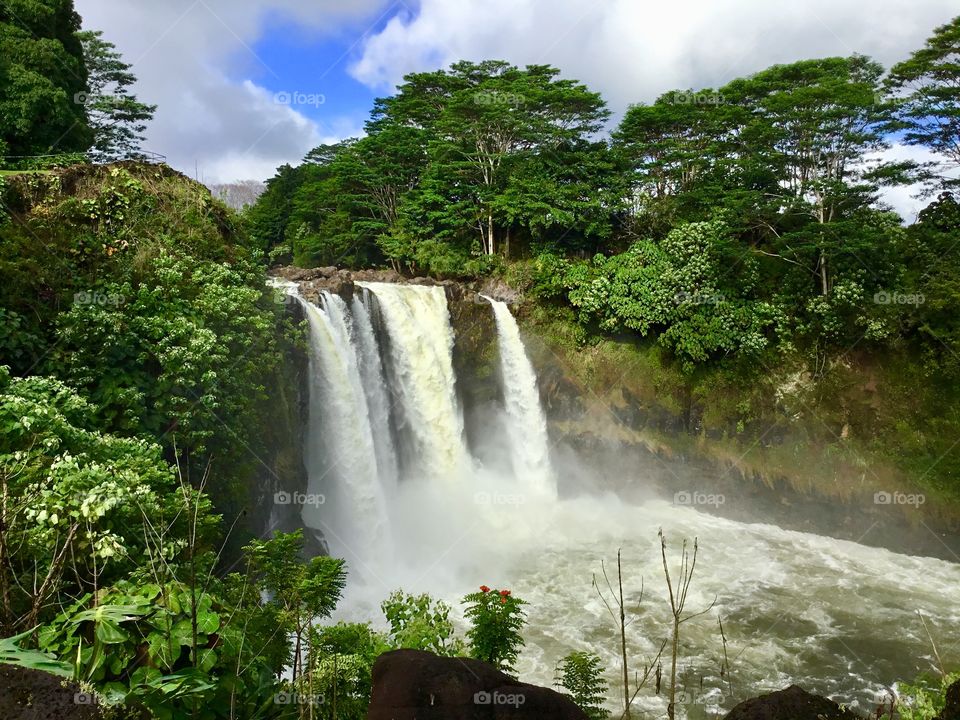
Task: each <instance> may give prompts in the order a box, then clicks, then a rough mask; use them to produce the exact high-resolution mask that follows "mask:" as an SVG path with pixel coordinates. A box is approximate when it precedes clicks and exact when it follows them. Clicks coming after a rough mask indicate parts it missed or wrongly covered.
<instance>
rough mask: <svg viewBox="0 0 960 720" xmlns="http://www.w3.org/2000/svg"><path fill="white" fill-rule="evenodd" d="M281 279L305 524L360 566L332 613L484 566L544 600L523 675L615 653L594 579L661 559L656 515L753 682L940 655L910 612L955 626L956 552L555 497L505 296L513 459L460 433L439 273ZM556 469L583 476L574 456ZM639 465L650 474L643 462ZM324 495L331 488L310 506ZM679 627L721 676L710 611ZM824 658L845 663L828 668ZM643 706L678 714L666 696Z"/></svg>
mask: <svg viewBox="0 0 960 720" xmlns="http://www.w3.org/2000/svg"><path fill="white" fill-rule="evenodd" d="M285 287H286V291H287V292H288V293H290V294H291V295H293V296H294V297H296V298H297V302H299V303H301V304H302V305H303V306H304V312H305V313H306V316H307V318H308V320H309V325H310V368H309V371H310V383H311V385H310V419H309V428H308V437H307V442H306V443H305V460H306V463H307V466H308V473H309V493H310V495H308V496H307V498H308V502H307V503H304V504H303V520H304V523H305V524H306V525H308V526H310V527H312V528H317V529H319V530H320V531H322V532H323V533H324V535H325V537H326V539H327V541H328V543H329V545H330V551H331V553H333V554H334V555H336V556H338V557H345V558H346V559H347V561H348V567H349V568H350V571H351V579H350V582H349V583H348V587H347V591H346V592H347V596H346V597H345V599H344V602H342V603H341V608H340V609H338V616H337V617H336V619H344V620H350V621H357V622H366V621H368V620H370V619H371V618H374V617H377V616H378V611H377V608H378V607H379V604H380V602H381V601H382V600H383V598H384V597H386V596H387V595H388V594H389V593H390V592H391V591H393V590H395V589H397V588H403V589H404V590H406V591H408V592H429V593H431V594H432V595H433V596H434V597H437V598H440V599H443V600H444V601H445V602H447V603H448V604H450V605H451V606H453V607H454V608H455V607H457V606H458V603H459V600H460V598H462V597H463V591H464V588H469V587H476V586H477V585H479V584H480V583H481V582H487V583H490V584H491V585H493V586H494V587H497V586H499V587H509V588H511V589H513V590H515V591H516V593H517V595H518V596H521V597H523V598H524V599H525V600H527V601H528V602H529V603H530V607H531V608H532V609H535V611H532V612H531V613H530V622H529V625H528V626H527V627H526V628H525V633H524V634H525V640H526V645H525V647H524V651H523V654H522V656H521V658H520V660H519V664H518V667H517V671H518V673H519V674H520V676H521V677H523V678H524V679H525V680H531V681H533V682H539V683H543V684H549V682H550V678H552V677H553V674H554V669H555V666H556V660H557V658H560V657H563V655H565V654H566V653H568V652H570V650H571V649H576V650H582V651H587V652H595V653H597V654H599V655H600V656H601V658H602V660H603V661H604V664H606V665H607V667H611V668H613V667H616V666H617V663H618V662H619V660H620V649H619V645H618V643H612V642H610V637H611V635H610V633H611V626H610V623H609V618H608V616H607V614H606V612H605V609H604V607H603V605H602V603H601V602H599V601H598V600H597V599H596V597H595V590H593V589H592V587H591V578H592V577H593V576H594V574H595V573H596V572H597V570H598V569H602V568H603V567H604V565H603V563H604V562H605V561H609V560H610V558H611V556H613V555H614V554H615V553H616V550H617V548H619V547H621V546H624V547H625V549H626V556H625V560H626V561H627V562H628V563H629V565H628V567H629V568H630V570H629V573H627V574H626V575H625V577H624V582H625V583H626V584H628V587H627V588H626V591H627V592H628V593H630V595H631V596H632V597H636V596H637V594H638V593H639V592H641V588H642V587H643V578H644V577H646V578H653V577H657V576H658V575H659V574H660V573H661V572H662V559H661V555H660V553H661V545H660V541H659V540H658V539H657V537H656V532H655V529H656V528H663V530H664V532H665V534H666V536H668V537H669V538H670V541H671V545H670V551H671V552H672V553H673V556H675V555H676V553H677V552H679V548H680V547H681V545H680V543H681V542H682V540H683V539H693V538H698V539H699V548H700V552H701V553H702V557H703V560H702V562H699V563H698V565H697V575H696V579H695V580H694V582H693V584H692V586H691V590H690V592H691V594H690V607H692V608H706V607H714V604H715V610H716V612H717V613H718V614H720V613H722V616H723V624H724V628H725V629H726V631H727V635H726V637H725V638H724V643H726V642H729V643H730V646H731V648H736V649H737V653H738V655H737V657H738V658H739V659H738V678H739V680H738V682H742V683H744V685H745V686H746V685H747V684H752V685H754V686H761V685H762V684H764V683H769V682H770V681H771V672H774V673H775V675H774V676H773V677H774V681H775V682H776V683H777V684H778V686H782V685H784V684H787V683H789V682H797V683H799V684H802V685H804V686H809V687H811V688H812V689H814V690H816V691H817V692H820V693H823V694H826V695H829V696H831V697H834V696H836V697H837V698H839V699H842V700H843V701H844V702H848V703H850V704H851V705H854V704H856V703H858V702H859V703H861V707H863V708H865V709H869V708H872V707H875V706H876V699H875V698H876V697H885V696H884V695H882V694H880V693H881V691H882V692H886V690H885V686H886V685H887V684H888V683H890V682H892V681H893V680H894V679H896V678H905V677H911V673H915V672H916V668H917V665H916V658H922V657H928V655H927V653H928V652H929V641H928V638H927V635H926V633H925V632H924V631H923V630H922V629H921V627H922V626H920V625H918V624H917V623H916V621H915V616H914V613H913V609H922V610H923V611H924V617H925V619H926V622H927V623H929V624H931V626H932V627H934V628H936V630H935V631H934V632H941V633H944V634H946V633H948V632H949V629H950V628H954V627H956V624H957V622H960V615H958V610H957V604H956V602H955V600H954V599H952V598H954V597H955V595H956V592H955V589H956V587H958V585H960V566H958V565H956V564H951V563H947V562H944V561H940V560H934V559H931V558H920V557H908V556H904V555H897V554H894V553H891V552H889V551H886V550H879V549H876V548H870V547H866V546H863V545H858V544H856V543H851V542H846V541H840V540H835V539H832V538H828V537H820V536H816V535H809V534H805V533H796V532H789V531H786V530H782V529H780V528H777V527H775V526H773V525H765V524H761V523H751V524H747V523H741V522H736V521H733V520H728V519H724V518H720V517H716V516H714V515H712V514H708V513H704V512H700V511H699V510H698V509H697V508H694V507H689V506H684V505H682V504H681V505H678V504H677V502H676V501H674V503H673V504H671V503H670V502H669V501H666V500H663V499H659V500H658V499H650V500H647V501H644V502H642V503H639V504H632V503H627V502H623V501H622V500H621V499H619V498H617V497H615V496H612V495H610V494H606V493H581V494H577V495H575V496H572V497H570V498H569V499H565V500H563V501H558V500H555V499H554V497H552V495H554V493H553V492H550V494H549V495H546V496H545V495H544V493H543V492H542V490H543V489H544V488H546V489H548V490H551V491H552V478H553V470H552V469H551V466H550V463H549V458H548V452H547V448H548V447H549V446H548V442H547V437H546V431H545V423H544V421H543V412H542V410H541V408H540V407H539V404H538V395H537V392H536V378H535V375H534V371H533V368H532V367H531V365H530V362H529V358H528V357H527V355H526V353H525V351H524V348H523V345H522V343H521V340H520V335H519V332H518V330H517V327H516V323H515V322H514V320H513V318H512V317H511V316H510V312H509V308H507V307H506V306H504V305H503V304H502V303H498V302H496V301H490V302H491V308H492V312H493V313H494V319H495V320H496V321H497V328H498V345H499V348H500V363H501V373H500V375H501V378H500V380H501V383H502V388H501V389H502V395H503V407H502V409H500V412H499V418H500V421H502V422H503V423H505V424H506V427H507V432H506V433H504V434H503V435H504V440H503V442H502V446H503V447H504V448H506V449H507V451H508V452H509V457H510V460H511V465H512V467H513V468H514V471H513V472H512V473H511V472H509V471H500V470H492V469H491V468H489V467H484V466H483V465H482V464H481V463H480V462H479V461H477V462H474V461H473V459H472V458H471V454H470V450H469V449H468V448H467V444H466V442H465V441H464V439H463V438H464V432H463V428H464V419H463V413H462V411H461V408H460V406H459V403H458V401H457V396H456V393H455V391H454V387H455V383H454V381H455V377H454V370H453V367H454V365H453V361H452V352H451V347H452V340H453V332H452V330H451V326H450V320H449V316H448V312H447V306H446V299H445V295H444V293H443V290H442V289H440V288H433V287H418V286H412V285H379V284H373V283H371V284H368V285H366V286H365V288H363V289H359V288H358V289H356V290H355V293H354V296H353V298H352V299H351V300H350V301H349V302H344V300H343V299H342V298H340V297H339V296H337V295H330V294H326V293H325V294H322V295H321V297H320V299H319V301H318V304H313V303H311V302H307V301H306V300H303V299H301V298H299V295H297V291H296V287H295V286H292V285H287V286H285ZM480 416H482V417H484V418H489V416H488V415H487V414H484V413H480ZM491 422H493V421H491ZM494 429H495V428H492V427H491V431H493V430H494ZM490 437H491V438H493V439H496V438H498V437H499V436H498V433H496V432H491V433H490ZM498 449H499V446H498ZM479 454H480V453H479V450H478V455H479ZM411 458H412V459H413V460H414V462H411V461H410V459H411ZM416 461H419V462H416ZM584 468H585V469H584V470H583V472H589V467H588V466H586V465H585V466H584ZM563 472H564V476H565V477H567V478H575V473H578V472H580V470H579V469H578V468H576V467H574V468H573V469H570V468H566V467H565V468H564V470H563ZM691 478H692V479H691V482H694V481H698V482H703V480H702V479H700V478H699V475H696V476H691ZM631 479H632V480H634V481H635V482H636V484H638V485H640V484H643V483H644V482H645V481H646V480H647V478H646V477H645V476H644V475H643V473H642V470H641V469H637V471H636V474H635V475H634V476H633V477H632V478H631ZM696 489H697V486H696V485H694V486H692V487H691V490H696ZM319 494H323V495H324V496H325V497H326V502H325V504H322V505H317V504H311V503H310V502H309V500H310V498H311V497H314V496H316V495H319ZM721 497H722V496H721ZM354 573H356V574H354ZM891 578H893V581H891ZM648 587H649V588H650V589H649V592H650V593H651V596H652V597H651V602H650V605H649V607H650V608H651V611H650V612H646V607H645V608H644V610H645V611H644V612H643V613H641V614H639V615H638V616H637V624H636V628H637V629H636V632H633V633H631V634H630V635H629V636H628V638H627V644H628V651H629V652H630V654H631V655H632V656H635V657H638V658H652V657H654V656H655V655H656V653H657V646H658V642H657V638H659V637H661V636H662V633H663V632H664V628H665V625H664V624H663V623H664V618H665V617H666V616H664V615H663V614H662V613H661V612H659V611H658V610H657V609H656V608H658V607H659V608H665V607H667V602H668V599H667V590H666V589H665V588H664V587H663V585H662V584H658V583H651V584H649V585H648ZM588 597H591V598H592V600H586V598H588ZM644 604H645V606H646V602H645V603H644ZM852 609H853V610H852ZM686 628H687V629H686V630H685V633H686V635H685V637H686V638H687V640H686V643H687V647H686V649H685V662H688V663H689V667H694V668H704V669H707V673H706V674H707V675H708V676H709V675H710V670H709V669H710V668H715V667H717V661H716V658H717V657H718V653H719V651H720V650H719V649H720V645H719V644H718V643H719V642H720V641H719V640H718V638H717V632H716V629H715V628H716V625H715V623H712V622H710V621H709V619H708V618H705V619H704V620H700V621H694V622H691V623H690V624H689V625H688V626H686ZM758 632H759V633H760V635H758ZM891 637H895V638H896V639H897V642H896V643H891V642H890V638H891ZM724 647H725V645H724ZM958 653H960V650H958V649H956V648H947V649H946V650H944V651H943V656H944V660H945V661H946V662H947V663H953V664H957V663H960V654H958ZM874 655H876V657H874ZM861 658H862V659H861ZM824 668H836V669H837V672H836V673H835V674H834V675H833V678H832V679H831V678H828V677H825V676H824V672H823V671H824ZM608 680H609V681H611V682H615V681H616V678H613V677H608ZM881 681H882V683H883V687H881V686H880V685H879V684H878V683H879V682H881ZM874 691H876V693H877V694H875V693H874ZM735 701H736V698H730V697H728V696H726V685H725V683H723V681H722V680H721V679H720V678H718V677H716V676H709V677H708V682H707V683H706V685H704V686H701V692H700V695H699V696H698V697H697V698H696V699H695V700H694V702H696V703H698V704H699V703H702V705H703V707H708V708H710V713H711V714H717V715H718V716H719V715H720V714H722V713H721V709H722V710H724V711H725V710H728V709H729V708H730V707H731V706H732V705H733V704H734V702H735ZM637 705H638V710H642V711H643V712H645V713H647V714H650V715H660V716H662V715H665V714H666V706H665V703H664V701H663V697H662V696H659V695H653V694H651V695H648V696H644V697H641V698H638V701H637ZM700 712H701V713H702V712H703V709H702V708H701V710H700Z"/></svg>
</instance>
